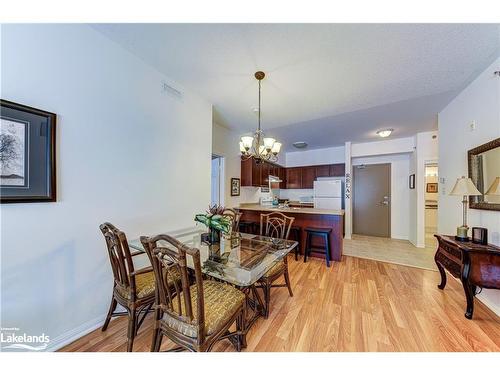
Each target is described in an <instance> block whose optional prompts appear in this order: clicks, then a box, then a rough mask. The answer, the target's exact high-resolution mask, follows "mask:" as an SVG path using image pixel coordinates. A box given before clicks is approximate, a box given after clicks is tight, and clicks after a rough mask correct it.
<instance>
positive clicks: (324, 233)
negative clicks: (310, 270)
mask: <svg viewBox="0 0 500 375" xmlns="http://www.w3.org/2000/svg"><path fill="white" fill-rule="evenodd" d="M305 231H306V233H307V237H306V248H305V250H304V263H305V262H306V261H307V255H310V254H311V252H313V253H318V252H319V251H314V249H318V250H324V254H325V257H326V266H327V267H330V248H331V246H330V233H331V232H332V229H331V228H310V227H308V228H306V229H305ZM314 236H317V237H321V238H323V239H324V241H325V245H324V246H323V247H318V246H315V247H312V239H313V237H314ZM321 253H323V251H321Z"/></svg>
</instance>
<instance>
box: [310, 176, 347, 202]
mask: <svg viewBox="0 0 500 375" xmlns="http://www.w3.org/2000/svg"><path fill="white" fill-rule="evenodd" d="M314 208H329V209H333V210H340V209H342V181H341V180H339V179H318V180H316V181H314Z"/></svg>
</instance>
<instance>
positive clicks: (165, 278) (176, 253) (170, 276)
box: [141, 234, 205, 343]
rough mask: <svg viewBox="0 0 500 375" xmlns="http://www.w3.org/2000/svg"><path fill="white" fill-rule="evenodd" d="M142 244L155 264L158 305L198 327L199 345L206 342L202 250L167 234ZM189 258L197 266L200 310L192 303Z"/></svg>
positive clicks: (196, 275) (181, 319) (142, 239)
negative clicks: (194, 308)
mask: <svg viewBox="0 0 500 375" xmlns="http://www.w3.org/2000/svg"><path fill="white" fill-rule="evenodd" d="M141 242H142V244H143V247H144V249H145V250H146V252H147V253H148V255H149V256H150V259H151V263H152V265H153V271H154V274H155V280H156V290H157V304H158V305H159V307H160V308H161V310H162V311H163V312H164V313H166V314H168V315H170V316H171V317H172V318H174V319H176V320H178V321H179V322H182V323H187V324H190V325H194V326H196V330H197V333H198V334H197V338H198V342H199V343H201V342H203V340H204V334H205V312H204V298H203V278H202V273H201V263H200V252H199V250H198V249H192V248H190V247H188V246H186V245H184V244H182V243H181V242H179V241H178V240H176V239H175V238H173V237H171V236H169V235H166V234H160V235H158V236H155V237H152V238H148V237H141ZM188 257H191V259H192V262H193V266H194V279H195V280H194V281H195V285H196V291H197V303H196V305H197V309H196V311H193V304H192V302H191V290H190V286H191V283H190V278H189V272H188V266H187V262H188ZM179 276H180V277H179Z"/></svg>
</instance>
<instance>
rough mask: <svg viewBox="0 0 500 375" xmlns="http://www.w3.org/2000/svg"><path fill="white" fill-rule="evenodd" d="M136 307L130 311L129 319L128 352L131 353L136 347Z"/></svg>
mask: <svg viewBox="0 0 500 375" xmlns="http://www.w3.org/2000/svg"><path fill="white" fill-rule="evenodd" d="M136 315H137V314H136V311H135V307H134V308H132V309H130V311H129V317H128V332H127V338H128V341H127V352H131V351H132V348H133V346H134V338H135V334H136V329H135V327H136V325H137V316H136Z"/></svg>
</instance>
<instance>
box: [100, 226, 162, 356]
mask: <svg viewBox="0 0 500 375" xmlns="http://www.w3.org/2000/svg"><path fill="white" fill-rule="evenodd" d="M99 228H100V230H101V232H102V234H103V235H104V239H105V240H106V246H107V249H108V255H109V261H110V263H111V269H112V271H113V279H114V281H113V293H112V296H111V304H110V306H109V311H108V315H107V316H106V320H105V321H104V325H103V326H102V331H106V329H107V328H108V324H109V322H110V320H111V318H112V317H114V316H123V315H128V332H127V351H129V352H131V351H132V348H133V345H134V338H135V336H136V335H137V331H138V330H139V328H140V326H141V324H142V322H143V321H144V318H145V317H146V315H147V313H148V312H149V311H150V310H151V307H152V306H153V304H154V300H155V279H154V273H153V268H152V267H151V266H150V267H146V268H142V269H139V270H135V269H134V262H133V260H132V257H134V256H136V255H140V254H143V253H142V252H140V251H137V252H134V253H131V252H130V248H129V246H128V243H127V237H126V236H125V233H123V232H122V231H121V230H119V229H118V228H116V227H115V226H114V225H113V224H111V223H104V224H101V225H100V226H99ZM117 304H120V305H121V306H123V307H124V308H125V310H126V312H115V309H116V307H117ZM141 314H142V317H141Z"/></svg>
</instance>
